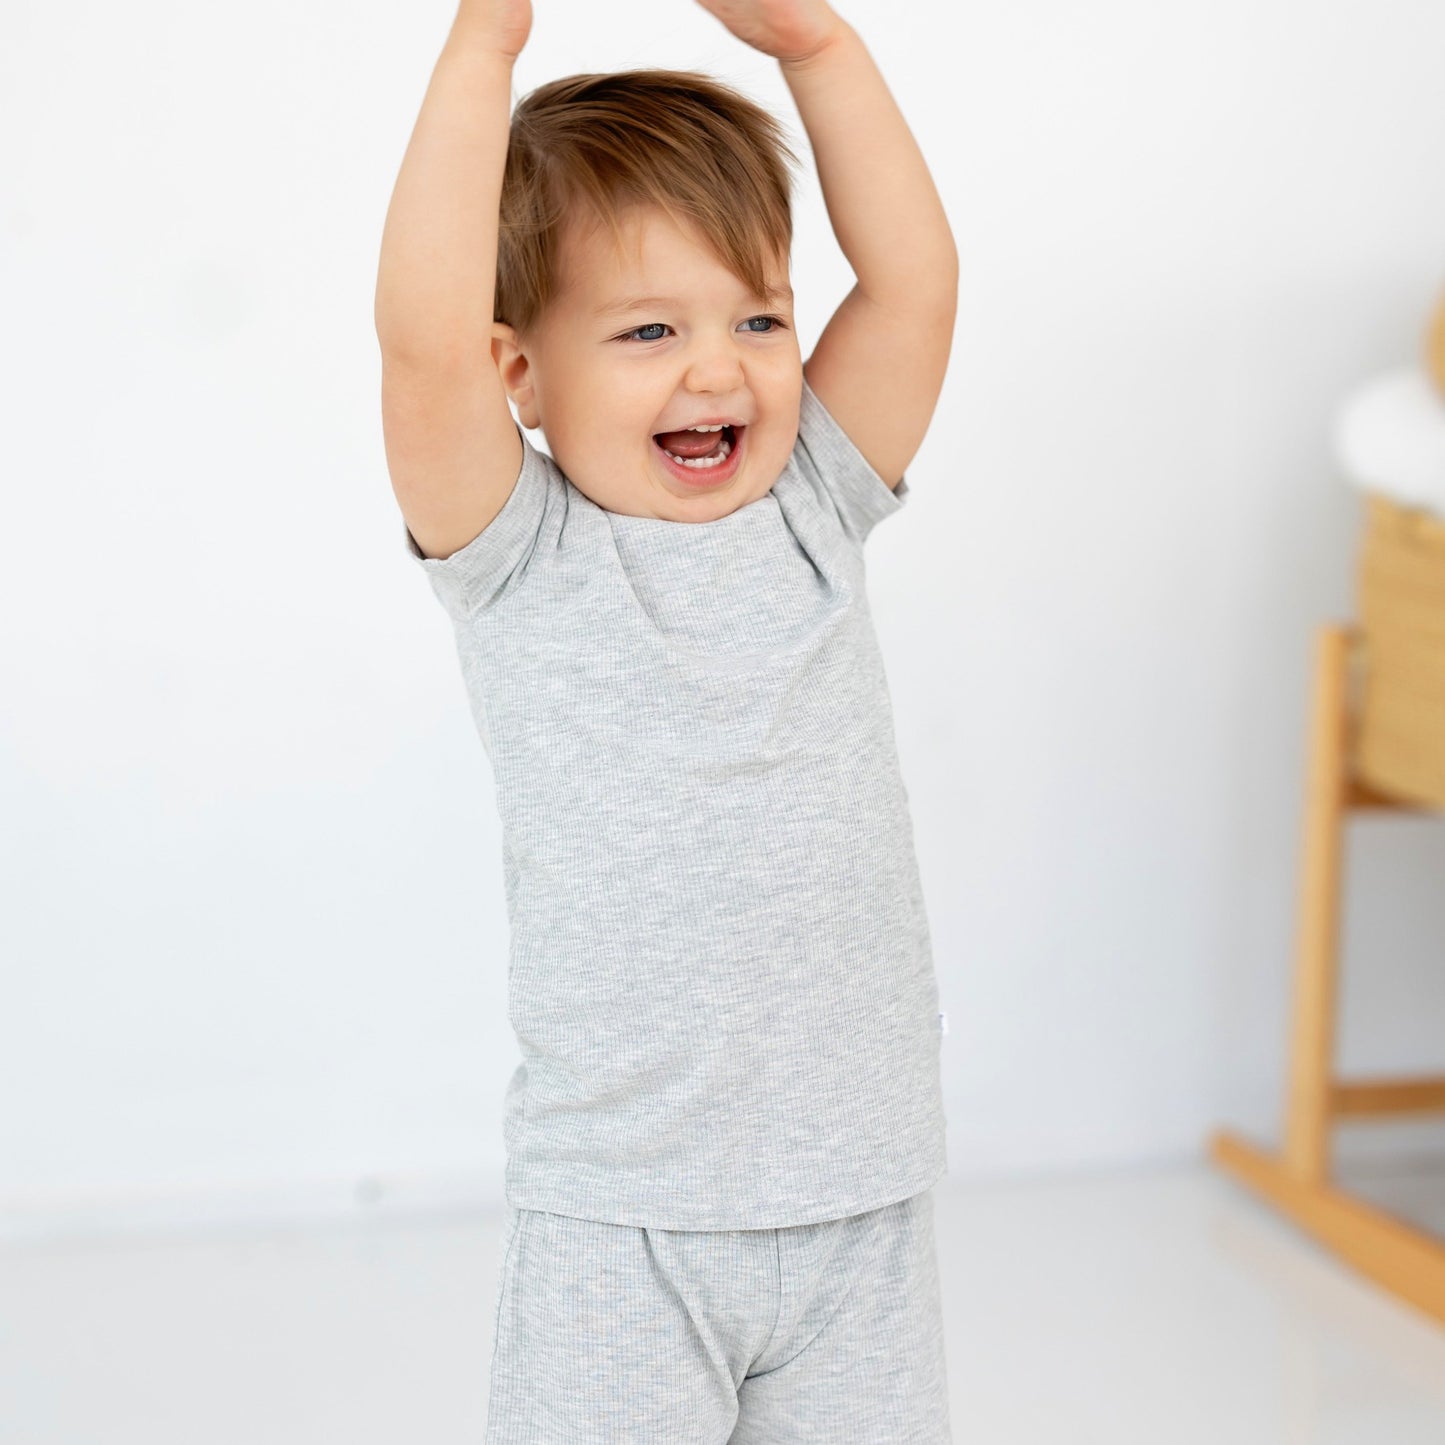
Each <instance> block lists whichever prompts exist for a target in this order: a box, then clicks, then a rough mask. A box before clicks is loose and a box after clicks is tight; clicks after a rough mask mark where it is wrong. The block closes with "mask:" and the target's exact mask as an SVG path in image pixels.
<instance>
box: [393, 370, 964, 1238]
mask: <svg viewBox="0 0 1445 1445" xmlns="http://www.w3.org/2000/svg"><path fill="white" fill-rule="evenodd" d="M523 444H524V461H523V465H522V471H521V475H520V477H519V479H518V481H517V484H516V486H515V488H514V489H513V491H512V493H511V495H510V497H509V498H508V500H507V503H506V505H505V506H504V507H503V508H502V511H501V512H500V513H499V514H498V516H497V517H496V518H495V519H494V520H493V522H492V523H491V525H490V526H488V527H487V528H486V529H485V530H484V531H483V532H482V533H481V534H480V535H479V536H478V537H476V538H475V539H474V540H473V541H472V542H470V543H469V544H468V545H467V546H465V547H463V548H461V549H460V550H459V551H457V552H454V553H453V554H452V555H451V556H450V557H447V558H444V559H435V558H426V557H423V556H422V555H421V552H420V549H419V548H418V547H417V545H416V543H415V541H414V540H413V539H412V538H411V535H410V533H409V532H408V533H407V534H406V545H407V549H408V551H409V553H410V555H411V556H412V557H413V558H414V559H415V560H416V561H417V562H418V563H419V565H420V566H421V567H422V568H423V569H424V571H425V572H426V573H427V576H428V578H429V580H430V582H431V585H432V587H433V589H434V591H435V592H436V595H437V597H438V599H439V600H440V601H441V602H442V604H443V606H444V607H445V608H446V609H447V612H448V613H449V615H450V616H451V618H452V621H453V625H454V628H455V635H456V643H457V652H458V656H459V659H460V662H461V667H462V674H463V677H464V679H465V683H466V688H467V693H468V696H469V699H470V702H471V708H472V715H473V718H474V720H475V722H476V726H477V731H478V733H479V735H480V737H481V739H482V742H483V745H484V747H485V748H486V750H487V753H488V756H489V757H490V759H491V763H492V771H493V776H494V779H495V789H496V805H497V811H498V813H499V815H500V818H501V822H502V841H503V874H504V885H505V891H506V899H507V909H508V917H509V921H510V927H511V947H510V957H509V963H508V975H507V977H508V999H509V1015H510V1019H511V1022H512V1025H513V1028H514V1029H515V1031H516V1034H517V1039H518V1043H519V1044H520V1047H521V1053H522V1062H521V1063H520V1064H519V1065H518V1067H517V1069H516V1071H515V1072H514V1074H513V1076H512V1079H511V1082H510V1084H509V1086H508V1090H507V1097H506V1117H505V1123H504V1129H503V1133H504V1140H505V1144H506V1149H507V1172H506V1191H507V1200H508V1203H509V1204H511V1205H512V1206H513V1207H515V1208H521V1209H535V1210H549V1211H552V1212H554V1213H558V1214H566V1215H572V1216H575V1217H578V1218H583V1219H591V1220H599V1221H606V1222H610V1223H614V1224H629V1225H639V1226H649V1227H653V1228H659V1229H681V1230H735V1229H761V1228H775V1227H781V1226H791V1225H798V1224H806V1223H812V1222H815V1221H820V1220H827V1219H837V1218H841V1217H843V1216H845V1215H852V1214H858V1213H862V1212H864V1211H866V1210H870V1209H874V1208H876V1207H878V1206H880V1205H883V1204H887V1203H890V1202H893V1201H896V1200H900V1199H904V1198H907V1197H909V1196H911V1195H914V1194H916V1193H918V1192H919V1191H920V1190H923V1189H926V1188H928V1187H929V1186H930V1185H931V1184H933V1183H934V1182H935V1181H936V1180H937V1179H938V1178H939V1177H940V1176H941V1175H942V1174H943V1173H944V1172H945V1170H946V1159H945V1146H944V1117H943V1108H942V1097H941V1090H940V1082H939V1045H940V1040H941V1034H940V1030H939V1018H938V991H937V985H936V981H935V977H934V971H933V960H932V953H931V947H930V939H929V930H928V923H927V918H926V915H925V911H924V904H923V897H922V890H921V887H920V883H919V875H918V866H917V860H916V857H915V853H914V843H913V830H912V823H911V820H910V817H909V812H908V798H907V793H906V790H905V788H904V785H903V780H902V777H901V775H900V771H899V765H898V756H897V749H896V745H895V741H894V735H893V722H892V711H891V705H890V702H889V696H888V688H887V682H886V679H885V675H884V669H883V661H882V658H881V656H880V654H879V649H878V642H877V637H876V634H875V632H874V628H873V622H872V618H871V616H870V613H869V610H868V602H867V597H866V593H865V588H864V562H863V544H864V541H865V539H866V538H867V536H868V534H869V532H870V531H871V530H872V528H873V527H874V525H875V524H876V523H877V522H878V521H879V520H881V519H882V518H883V517H886V516H889V515H891V514H892V513H893V512H895V511H897V510H898V509H899V508H900V507H902V505H903V504H904V499H905V497H906V496H907V488H908V484H907V482H906V481H902V482H900V483H899V484H898V487H897V489H896V490H894V491H890V490H889V489H888V487H887V486H886V485H885V484H884V482H883V481H882V480H881V479H880V478H879V477H878V475H877V473H876V472H874V471H873V469H872V468H871V467H870V466H869V465H868V463H867V462H866V461H865V460H864V458H863V457H862V455H861V454H860V453H859V452H858V450H857V448H856V447H854V445H853V444H852V442H851V441H850V440H849V439H848V437H847V436H846V435H845V434H844V433H843V431H842V430H841V428H840V427H839V426H838V425H837V423H836V422H835V421H834V420H833V419H832V417H830V416H829V415H828V413H827V411H826V410H825V409H824V407H823V406H822V404H821V402H819V400H818V398H817V397H816V396H815V395H814V394H813V392H812V391H811V389H809V388H807V387H806V386H805V388H804V392H803V400H802V412H801V418H800V427H799V436H798V442H797V445H796V447H795V448H794V451H793V454H792V456H791V458H790V459H789V462H788V464H787V466H786V467H785V468H784V470H783V472H782V474H781V475H780V476H779V478H778V479H777V481H776V482H775V483H774V485H773V487H772V490H771V491H770V492H769V493H768V494H767V495H765V496H763V497H761V498H758V499H757V500H756V501H753V502H750V503H749V504H748V505H746V506H744V507H741V508H739V509H737V510H736V511H734V512H731V513H729V514H728V515H726V516H724V517H721V518H719V519H718V520H716V521H713V522H698V523H688V522H671V521H664V520H661V519H659V518H650V517H630V516H624V515H621V514H617V513H612V512H608V511H605V510H603V509H602V508H600V507H598V506H596V505H595V504H594V503H593V502H591V501H590V500H589V499H588V498H587V497H586V496H584V495H583V494H582V493H581V492H580V491H578V490H577V489H576V487H574V486H573V485H572V484H571V482H570V481H568V480H567V478H566V477H565V476H564V475H563V474H562V472H561V471H560V470H559V469H558V467H557V466H556V464H555V463H554V462H553V461H552V460H551V459H550V458H549V457H547V456H545V455H544V454H543V453H541V452H540V451H538V450H536V449H535V448H534V447H533V446H532V445H531V444H530V442H528V441H527V439H526V437H525V436H523Z"/></svg>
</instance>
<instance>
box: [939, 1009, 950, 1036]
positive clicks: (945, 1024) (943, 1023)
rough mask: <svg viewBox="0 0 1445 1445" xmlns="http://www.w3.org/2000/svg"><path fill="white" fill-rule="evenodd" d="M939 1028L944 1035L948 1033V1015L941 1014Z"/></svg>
mask: <svg viewBox="0 0 1445 1445" xmlns="http://www.w3.org/2000/svg"><path fill="white" fill-rule="evenodd" d="M938 1027H939V1028H940V1029H942V1030H943V1032H944V1033H947V1032H948V1015H947V1014H946V1013H940V1014H939V1016H938Z"/></svg>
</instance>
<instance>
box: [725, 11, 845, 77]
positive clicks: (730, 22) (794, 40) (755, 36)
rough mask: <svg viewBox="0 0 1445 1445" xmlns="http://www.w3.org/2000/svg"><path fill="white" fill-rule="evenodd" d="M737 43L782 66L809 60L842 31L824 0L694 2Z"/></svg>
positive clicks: (840, 20)
mask: <svg viewBox="0 0 1445 1445" xmlns="http://www.w3.org/2000/svg"><path fill="white" fill-rule="evenodd" d="M697 3H698V4H699V5H701V6H702V8H703V9H704V10H706V11H708V12H709V13H710V14H712V15H716V16H717V18H718V19H719V20H721V21H722V23H723V24H724V25H726V26H727V28H728V29H729V30H731V31H732V33H733V34H734V35H736V36H737V38H738V39H739V40H742V41H746V43H747V44H749V45H751V46H752V47H753V49H754V50H761V51H762V52H763V54H764V55H771V56H772V57H773V58H774V59H775V60H781V61H783V62H784V63H785V64H786V63H789V62H798V61H804V60H811V59H812V57H813V56H815V55H816V54H817V53H818V52H819V51H820V50H822V49H823V48H824V46H826V45H827V44H828V42H829V41H830V40H831V39H833V37H834V36H835V35H836V34H837V33H838V32H839V31H840V30H841V29H842V28H843V21H842V19H841V18H840V17H839V16H838V15H837V14H836V13H835V12H834V11H833V9H832V7H831V6H830V5H829V4H828V3H827V0H697Z"/></svg>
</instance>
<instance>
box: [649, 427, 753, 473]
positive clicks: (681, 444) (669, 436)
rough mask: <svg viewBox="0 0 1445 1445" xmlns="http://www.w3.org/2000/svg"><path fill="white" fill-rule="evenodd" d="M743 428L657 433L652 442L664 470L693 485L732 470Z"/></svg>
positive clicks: (736, 462)
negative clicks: (660, 458)
mask: <svg viewBox="0 0 1445 1445" xmlns="http://www.w3.org/2000/svg"><path fill="white" fill-rule="evenodd" d="M746 431H747V428H746V427H745V426H718V427H708V428H701V427H693V428H689V429H688V430H687V431H672V432H658V433H657V434H656V435H655V436H654V437H653V438H652V441H653V445H654V446H656V447H657V450H658V452H659V453H660V454H661V456H662V459H663V462H664V464H665V465H666V467H667V469H668V470H669V471H670V472H671V473H672V474H673V475H674V476H676V477H677V478H679V480H681V481H685V482H687V483H689V484H690V485H693V486H696V485H698V484H699V483H703V482H719V481H722V480H724V479H725V478H726V477H729V476H732V475H733V473H734V472H736V470H737V466H738V455H739V453H740V452H741V450H742V439H743V434H744V433H745V432H746Z"/></svg>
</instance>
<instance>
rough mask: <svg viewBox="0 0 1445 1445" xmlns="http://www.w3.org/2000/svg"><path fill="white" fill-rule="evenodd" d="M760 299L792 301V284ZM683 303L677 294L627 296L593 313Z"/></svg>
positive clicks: (643, 308)
mask: <svg viewBox="0 0 1445 1445" xmlns="http://www.w3.org/2000/svg"><path fill="white" fill-rule="evenodd" d="M758 299H760V300H762V301H763V303H764V304H765V305H771V304H772V303H773V302H775V301H791V300H792V299H793V289H792V287H791V286H784V287H782V288H781V289H779V290H777V291H774V292H773V293H772V294H771V295H770V296H765V297H761V298H758ZM682 304H683V303H682V301H681V300H680V299H679V298H678V297H676V296H627V297H624V298H623V299H622V300H620V301H610V302H608V303H607V304H606V305H605V306H599V307H598V308H597V310H596V311H595V312H594V313H593V314H594V315H597V316H618V315H621V314H623V313H624V312H627V311H648V310H651V309H652V308H653V307H654V306H681V305H682Z"/></svg>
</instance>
